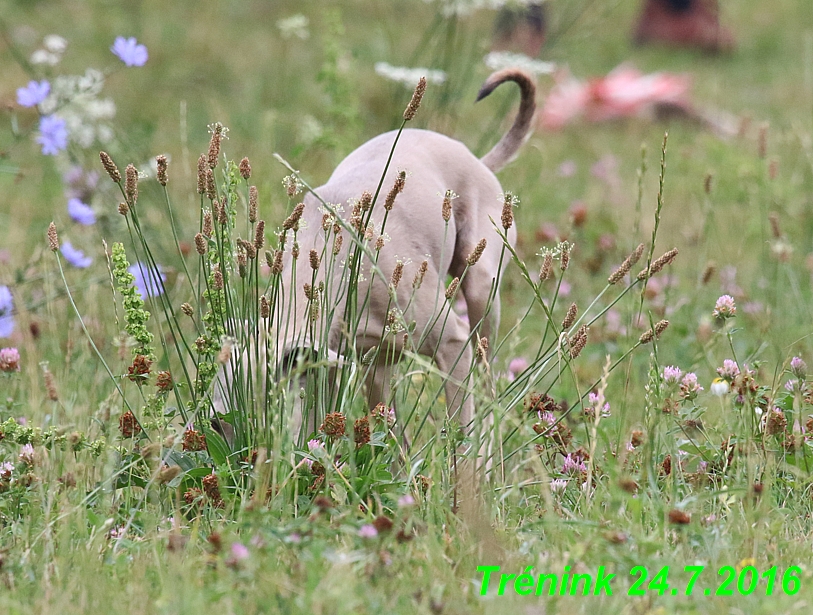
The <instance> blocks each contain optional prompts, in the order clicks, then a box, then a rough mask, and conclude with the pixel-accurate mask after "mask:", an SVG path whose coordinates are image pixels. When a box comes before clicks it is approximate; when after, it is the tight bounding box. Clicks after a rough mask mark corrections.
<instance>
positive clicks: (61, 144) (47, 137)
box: [37, 115, 68, 156]
mask: <svg viewBox="0 0 813 615" xmlns="http://www.w3.org/2000/svg"><path fill="white" fill-rule="evenodd" d="M37 143H39V144H40V145H42V153H43V154H45V155H46V156H56V155H57V154H58V153H59V152H60V151H62V150H63V149H65V148H67V147H68V128H67V127H66V126H65V120H63V119H62V118H61V117H57V116H56V115H44V116H42V118H41V119H40V135H39V136H38V137H37Z"/></svg>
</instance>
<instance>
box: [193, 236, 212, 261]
mask: <svg viewBox="0 0 813 615" xmlns="http://www.w3.org/2000/svg"><path fill="white" fill-rule="evenodd" d="M195 250H197V251H198V254H200V255H201V256H203V255H204V254H206V253H207V252H208V251H209V243H208V242H207V241H206V238H205V237H204V236H203V233H198V234H197V235H195Z"/></svg>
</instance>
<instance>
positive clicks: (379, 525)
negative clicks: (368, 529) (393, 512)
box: [373, 515, 394, 534]
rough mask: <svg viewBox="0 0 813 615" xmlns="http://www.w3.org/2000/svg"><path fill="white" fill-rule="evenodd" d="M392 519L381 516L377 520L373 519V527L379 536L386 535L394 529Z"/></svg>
mask: <svg viewBox="0 0 813 615" xmlns="http://www.w3.org/2000/svg"><path fill="white" fill-rule="evenodd" d="M393 525H394V524H393V522H392V519H390V518H389V517H385V516H384V515H379V516H378V517H376V518H375V519H373V527H374V528H375V529H376V531H377V532H378V533H379V534H385V533H386V532H389V531H390V530H391V529H392V526H393Z"/></svg>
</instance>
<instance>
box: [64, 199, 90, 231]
mask: <svg viewBox="0 0 813 615" xmlns="http://www.w3.org/2000/svg"><path fill="white" fill-rule="evenodd" d="M68 215H69V216H70V217H71V219H72V220H73V221H74V222H78V223H79V224H83V225H85V226H91V225H92V224H96V213H95V212H94V211H93V208H92V207H91V206H90V205H86V204H85V203H83V202H82V201H80V200H79V199H70V200H69V201H68Z"/></svg>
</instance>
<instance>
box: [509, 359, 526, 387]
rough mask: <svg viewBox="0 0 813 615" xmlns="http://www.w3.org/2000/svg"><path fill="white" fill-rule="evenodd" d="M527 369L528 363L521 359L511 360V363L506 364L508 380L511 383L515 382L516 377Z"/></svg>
mask: <svg viewBox="0 0 813 615" xmlns="http://www.w3.org/2000/svg"><path fill="white" fill-rule="evenodd" d="M526 369H528V361H527V359H524V358H523V357H516V358H515V359H511V362H510V363H509V364H508V380H510V381H511V382H513V381H514V380H516V378H517V376H518V375H519V374H521V373H522V372H524V371H525V370H526Z"/></svg>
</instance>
